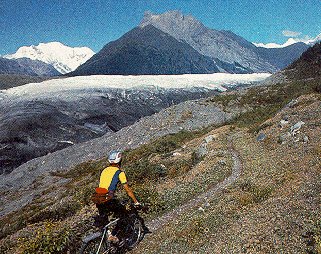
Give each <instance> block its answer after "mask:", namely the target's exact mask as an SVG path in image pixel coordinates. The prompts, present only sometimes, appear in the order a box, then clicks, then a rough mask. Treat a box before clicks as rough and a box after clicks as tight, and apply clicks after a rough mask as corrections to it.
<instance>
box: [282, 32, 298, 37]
mask: <svg viewBox="0 0 321 254" xmlns="http://www.w3.org/2000/svg"><path fill="white" fill-rule="evenodd" d="M282 34H283V35H284V36H285V37H298V36H299V35H301V34H302V33H301V32H295V31H291V30H283V31H282Z"/></svg>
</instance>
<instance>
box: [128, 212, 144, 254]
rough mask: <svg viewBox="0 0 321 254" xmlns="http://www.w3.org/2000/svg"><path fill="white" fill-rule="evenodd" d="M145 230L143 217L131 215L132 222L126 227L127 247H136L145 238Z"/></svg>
mask: <svg viewBox="0 0 321 254" xmlns="http://www.w3.org/2000/svg"><path fill="white" fill-rule="evenodd" d="M143 232H144V230H143V223H142V221H141V219H140V218H139V217H138V216H136V215H132V216H131V217H130V223H128V224H127V227H126V229H125V235H126V247H127V248H128V249H132V248H134V247H135V246H136V245H137V244H138V243H139V242H140V241H141V240H142V239H143V237H144V235H143Z"/></svg>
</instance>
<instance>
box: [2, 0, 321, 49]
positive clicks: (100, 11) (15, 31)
mask: <svg viewBox="0 0 321 254" xmlns="http://www.w3.org/2000/svg"><path fill="white" fill-rule="evenodd" d="M146 10H150V11H152V12H154V13H162V12H165V11H168V10H181V11H182V12H183V13H184V14H192V15H193V16H194V17H196V18H197V19H198V20H200V21H201V22H203V23H204V24H205V25H206V26H207V27H209V28H213V29H218V30H220V29H224V30H231V31H233V32H234V33H236V34H238V35H240V36H242V37H244V38H245V39H247V40H249V41H251V42H263V43H269V42H275V43H279V44H282V43H284V42H285V41H286V40H287V39H288V37H293V36H294V37H295V36H297V37H302V38H303V37H305V36H310V37H315V36H317V35H318V34H320V33H321V1H320V0H278V1H276V0H270V1H269V0H263V1H261V0H211V1H210V0H208V1H202V0H83V1H77V0H73V1H71V0H63V1H60V0H0V45H1V48H0V55H4V54H8V53H14V52H15V51H16V50H17V49H18V48H19V47H20V46H24V45H26V46H29V45H38V44H39V43H40V42H50V41H59V42H62V43H64V44H66V45H68V46H73V47H74V46H88V47H90V48H92V49H93V50H94V51H95V52H97V51H99V50H100V49H101V48H102V47H103V46H104V45H105V44H106V43H108V42H110V41H112V40H115V39H117V38H119V37H120V36H122V35H123V34H124V33H125V32H127V31H129V30H131V29H132V28H134V27H135V26H137V25H138V24H139V22H140V20H141V19H142V17H143V14H144V12H145V11H146Z"/></svg>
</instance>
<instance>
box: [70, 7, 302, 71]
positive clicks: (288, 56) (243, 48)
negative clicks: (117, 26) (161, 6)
mask: <svg viewBox="0 0 321 254" xmlns="http://www.w3.org/2000/svg"><path fill="white" fill-rule="evenodd" d="M307 48H308V46H307V45H305V44H303V43H297V44H294V45H291V46H288V47H285V48H278V49H268V48H260V47H256V46H255V45H254V44H252V43H251V42H249V41H247V40H245V39H244V38H242V37H241V36H238V35H236V34H234V33H233V32H231V31H225V30H222V31H218V30H214V29H209V28H207V27H205V26H204V25H203V24H202V23H201V22H200V21H198V20H197V19H195V18H194V17H193V16H191V15H183V14H182V13H181V12H179V11H170V12H166V13H164V14H160V15H156V14H152V13H151V12H146V13H145V16H144V18H143V20H142V22H141V23H140V25H139V27H137V28H134V29H133V30H131V31H130V32H128V33H127V34H125V35H124V36H122V37H121V38H120V39H118V40H116V41H114V42H111V43H108V44H107V45H106V46H105V47H104V48H103V49H102V50H101V51H100V52H98V53H97V54H96V55H94V56H93V57H92V58H91V59H89V60H88V61H87V62H86V63H84V64H83V65H81V66H80V67H78V69H76V71H74V72H72V73H70V74H67V75H69V76H75V75H92V74H124V75H127V74H133V75H139V74H183V73H213V72H229V73H253V72H270V73H273V72H276V71H278V70H280V69H281V68H284V67H285V66H287V65H289V64H290V63H291V62H293V61H294V60H295V59H297V58H298V57H299V56H300V55H301V53H302V52H303V51H305V50H306V49H307Z"/></svg>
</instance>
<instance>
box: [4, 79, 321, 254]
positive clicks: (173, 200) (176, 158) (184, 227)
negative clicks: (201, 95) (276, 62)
mask: <svg viewBox="0 0 321 254" xmlns="http://www.w3.org/2000/svg"><path fill="white" fill-rule="evenodd" d="M316 84H317V83H316V82H314V81H306V82H305V83H300V82H292V83H286V84H279V85H275V86H268V87H256V88H249V89H246V90H242V91H234V92H229V93H226V94H223V95H220V96H215V97H212V98H208V99H203V100H197V101H191V102H185V103H184V104H179V105H177V106H173V107H170V108H168V109H166V110H163V111H161V112H160V113H159V114H155V115H153V116H150V117H147V118H144V119H142V120H141V121H140V122H139V123H136V124H135V125H133V126H130V127H127V128H124V129H123V130H121V131H119V132H118V133H115V134H114V136H113V137H112V138H111V140H109V142H114V141H115V140H116V139H117V145H120V144H122V148H123V149H127V151H126V153H125V161H124V165H123V166H124V169H125V170H126V172H127V173H128V175H129V179H130V180H131V185H132V186H133V188H134V190H135V192H136V193H137V195H138V197H139V199H140V200H141V201H142V202H145V203H149V204H150V205H151V209H150V213H149V214H147V215H144V218H145V219H146V222H147V223H146V224H147V226H150V227H151V228H153V229H154V231H153V232H152V234H150V235H148V236H146V238H145V239H144V240H143V241H142V242H141V243H140V244H139V245H138V247H137V248H136V249H135V250H133V251H132V253H157V252H159V253H182V251H183V252H186V253H187V252H191V253H242V252H248V253H249V252H252V253H278V252H285V253H304V252H308V251H310V253H320V247H321V246H320V244H321V242H320V237H321V232H320V223H321V222H320V215H321V214H320V206H319V204H320V190H321V188H320V187H321V186H320V182H321V181H320V180H321V179H320V167H319V165H320V163H321V161H320V156H319V155H320V144H321V141H320V136H319V133H320V131H321V129H320V124H319V123H320V120H321V111H320V109H321V104H320V103H321V97H320V94H318V93H317V92H316V90H315V88H316ZM210 108H212V109H213V110H212V111H210V110H209V109H210ZM217 108H219V109H220V111H221V116H222V118H220V120H219V119H218V120H219V121H217V122H216V123H215V122H212V123H213V124H214V125H211V124H209V120H210V119H213V117H217V112H218V111H217ZM214 109H215V110H214ZM224 116H225V117H224ZM227 116H229V117H227ZM156 119H157V121H155V120H156ZM303 122H304V123H303ZM135 128H140V129H141V132H136V131H135V130H136V129H135ZM168 133H171V134H170V135H166V134H168ZM164 135H165V136H164ZM109 144H111V143H108V140H106V139H103V138H100V139H96V140H94V141H93V142H90V143H89V142H88V143H87V144H84V145H82V146H79V147H78V148H79V149H78V150H83V151H85V150H86V149H89V150H87V151H88V153H89V152H90V150H99V149H100V148H99V147H102V146H104V147H105V148H106V146H108V147H109V148H110V149H112V148H113V147H112V146H111V145H109ZM114 145H115V142H114ZM233 151H235V153H234V152H233ZM56 156H58V154H57V155H56ZM59 156H60V157H61V159H63V160H66V158H67V160H68V156H69V154H68V149H67V150H65V152H64V153H63V152H61V153H60V155H59ZM59 156H58V157H59ZM58 157H56V159H58ZM102 157H103V155H102ZM47 159H49V157H47ZM236 161H239V163H240V166H241V167H240V169H241V170H242V174H241V175H236V176H235V178H234V181H235V182H233V181H231V182H230V183H229V184H227V185H225V187H222V188H221V189H220V188H218V190H217V191H215V192H213V193H214V194H213V195H209V196H207V198H206V199H204V201H203V203H201V204H198V203H194V205H193V202H192V203H190V202H189V201H190V200H193V198H195V197H197V196H198V195H203V194H205V193H207V192H208V191H211V190H213V188H215V187H216V186H218V185H219V184H220V183H222V182H224V179H228V177H229V176H230V175H231V173H232V172H233V170H234V168H235V163H236ZM44 163H46V162H45V161H44ZM29 165H30V166H31V165H32V164H29ZM104 165H106V159H104V158H102V159H101V160H93V161H88V162H86V163H82V164H80V165H78V166H75V167H72V168H61V169H60V170H57V171H51V172H50V173H49V172H48V174H47V175H46V174H45V175H43V176H42V177H39V178H38V179H37V180H36V181H34V182H33V183H32V184H28V189H23V188H21V191H23V194H22V193H19V192H15V194H14V195H13V194H11V195H10V192H2V193H1V195H2V196H3V197H6V196H7V195H8V194H9V195H10V199H11V200H12V199H14V198H18V199H17V200H22V198H23V199H24V200H26V199H28V198H30V197H31V198H32V200H33V201H32V202H31V203H30V204H29V205H27V206H25V207H24V208H22V209H19V207H20V208H21V207H22V205H21V204H19V203H16V206H17V207H16V212H13V213H10V214H8V215H6V216H2V218H1V225H3V226H2V229H1V233H2V235H1V237H2V238H3V239H2V240H1V249H0V250H1V251H2V252H8V251H10V253H20V252H24V253H36V252H42V253H46V252H47V253H67V250H68V249H69V250H70V251H71V252H75V249H77V246H79V242H80V238H81V236H83V235H84V234H85V232H86V231H88V230H89V229H90V228H91V225H92V216H93V215H94V214H95V213H96V209H95V207H94V206H93V205H92V204H91V203H90V200H89V199H90V193H91V192H92V190H93V188H94V187H95V186H96V185H97V181H98V177H99V174H100V171H101V169H102V168H103V167H104ZM233 165H234V166H233ZM33 170H36V168H33ZM26 176H27V175H26ZM49 176H50V177H49ZM35 190H37V191H39V192H38V193H37V194H36V195H34V196H32V195H33V194H32V192H34V191H35ZM20 195H23V196H20ZM121 195H123V194H121ZM19 196H20V198H19ZM2 202H7V201H6V199H3V201H2ZM186 203H188V204H190V207H189V208H188V207H187V208H185V209H186V210H183V212H181V213H180V214H178V215H177V216H175V217H174V218H172V220H170V221H167V222H168V224H166V223H165V224H164V225H163V226H162V227H157V226H155V219H157V218H165V217H166V214H167V213H170V212H171V211H173V209H178V210H179V208H180V206H181V205H183V204H186ZM3 205H4V203H2V206H3ZM53 241H54V242H55V243H56V245H51V243H52V242H53ZM49 250H51V252H50V251H49Z"/></svg>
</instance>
